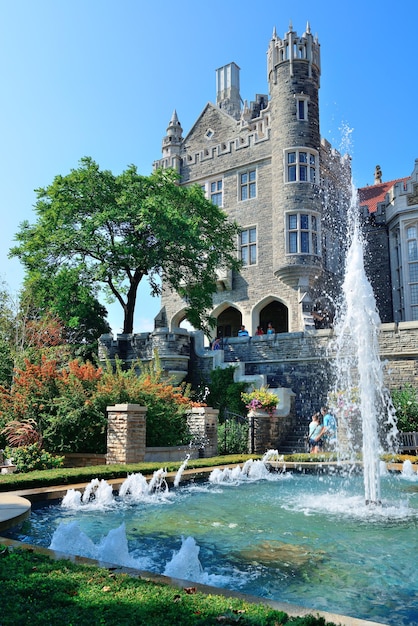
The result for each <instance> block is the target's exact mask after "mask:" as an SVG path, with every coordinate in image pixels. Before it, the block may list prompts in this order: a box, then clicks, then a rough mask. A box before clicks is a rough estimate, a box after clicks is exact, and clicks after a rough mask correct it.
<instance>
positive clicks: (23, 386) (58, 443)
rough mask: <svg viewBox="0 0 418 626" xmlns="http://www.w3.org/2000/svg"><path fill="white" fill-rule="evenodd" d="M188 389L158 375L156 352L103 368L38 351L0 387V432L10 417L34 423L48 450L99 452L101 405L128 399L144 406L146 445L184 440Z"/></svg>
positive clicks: (103, 420) (187, 436)
mask: <svg viewBox="0 0 418 626" xmlns="http://www.w3.org/2000/svg"><path fill="white" fill-rule="evenodd" d="M188 394H189V389H188V388H187V387H185V386H183V387H175V386H173V385H170V384H169V383H168V382H167V381H165V380H164V379H163V374H162V371H161V369H160V367H159V362H158V358H157V356H156V357H155V359H154V362H153V363H152V365H151V366H149V367H143V366H142V365H141V363H135V364H134V365H133V366H132V367H131V368H130V369H129V370H127V371H124V370H123V368H122V364H121V362H116V366H115V368H112V366H111V365H110V363H108V364H107V366H106V367H105V368H104V369H102V368H100V367H99V368H98V367H96V366H94V365H93V364H92V363H89V362H87V363H81V362H80V361H78V360H73V361H70V362H69V363H65V364H63V363H61V362H59V361H57V360H56V359H48V358H47V357H44V356H43V357H42V359H41V360H40V362H39V363H31V362H30V361H29V360H26V361H25V363H24V366H23V367H22V368H20V369H17V370H16V372H15V378H14V383H13V386H12V387H11V388H10V389H7V388H5V387H1V388H0V431H1V429H2V427H3V428H4V427H6V428H7V424H10V423H11V422H15V423H23V422H27V423H31V424H35V425H36V428H37V429H38V431H39V433H40V435H41V436H42V438H43V443H44V447H45V448H46V449H47V450H53V451H55V452H60V453H63V452H92V453H98V454H103V453H104V452H105V451H106V427H107V415H106V407H107V406H112V405H114V404H120V403H132V404H140V405H143V406H146V407H147V441H146V444H147V445H148V446H175V445H181V444H188V443H190V440H191V436H190V433H189V430H188V427H187V417H186V414H187V412H188V411H189V409H190V407H191V406H192V402H191V401H190V399H189V397H188ZM3 438H4V435H3ZM1 443H2V441H0V444H1ZM0 447H1V445H0Z"/></svg>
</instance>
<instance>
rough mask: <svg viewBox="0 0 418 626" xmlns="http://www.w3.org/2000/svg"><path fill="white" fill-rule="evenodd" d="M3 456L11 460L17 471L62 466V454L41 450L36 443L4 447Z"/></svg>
mask: <svg viewBox="0 0 418 626" xmlns="http://www.w3.org/2000/svg"><path fill="white" fill-rule="evenodd" d="M4 453H5V456H6V458H8V459H12V460H13V464H14V465H16V471H17V472H22V473H23V472H32V471H34V470H47V469H54V468H57V467H62V465H63V464H64V457H63V456H54V455H52V454H50V453H49V452H46V450H42V448H41V447H40V446H39V444H38V443H33V444H30V445H28V446H19V447H18V448H10V447H6V449H5V451H4Z"/></svg>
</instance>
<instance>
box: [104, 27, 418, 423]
mask: <svg viewBox="0 0 418 626" xmlns="http://www.w3.org/2000/svg"><path fill="white" fill-rule="evenodd" d="M267 75H268V92H269V93H268V94H267V93H262V94H256V95H255V97H254V100H253V101H252V102H250V103H249V104H248V103H247V102H245V101H244V102H242V100H241V95H240V69H239V68H238V66H237V65H236V64H235V63H230V64H229V65H226V66H224V67H221V68H219V69H218V70H217V72H216V102H215V103H208V104H207V105H206V106H205V107H204V108H203V111H202V112H201V113H200V115H199V116H198V117H197V119H196V122H195V124H194V125H193V126H192V128H191V129H190V130H189V131H188V132H187V134H185V135H183V129H182V127H181V124H180V122H179V119H178V116H177V113H176V112H174V113H173V115H172V117H171V119H170V122H169V125H168V128H167V131H166V135H165V137H164V139H163V144H162V158H161V159H159V160H157V161H156V162H155V163H154V168H174V169H175V170H176V171H177V172H178V173H179V175H180V184H182V185H191V184H199V185H201V187H202V188H203V189H204V190H205V193H206V195H207V197H208V198H209V199H211V200H212V202H215V203H216V204H218V205H220V206H221V207H222V208H223V209H224V211H226V213H227V214H228V215H229V216H230V217H231V219H234V220H236V221H237V222H238V223H239V224H240V226H241V228H242V231H241V234H240V236H239V238H238V240H237V254H238V255H239V257H240V258H241V260H242V262H243V268H242V270H241V272H239V273H231V272H219V275H218V291H217V293H216V294H215V295H214V298H213V309H212V311H211V314H212V315H213V316H214V317H215V318H216V319H217V329H216V331H215V332H216V333H218V334H219V335H221V336H222V339H223V345H222V347H223V349H222V350H219V351H217V352H214V351H210V350H208V348H207V347H205V346H204V340H203V334H202V333H200V332H191V333H190V332H188V331H187V330H186V329H185V328H183V327H182V326H181V324H182V322H183V320H184V308H185V305H184V302H183V301H182V300H181V299H180V297H179V296H178V295H177V294H176V293H172V292H170V291H167V290H164V293H163V296H162V308H161V311H160V314H159V315H158V316H157V317H156V319H155V329H154V332H152V333H141V334H136V335H132V336H131V335H129V336H126V335H120V336H118V337H117V338H116V339H114V338H113V337H111V336H105V337H102V339H101V342H100V343H101V345H100V356H101V358H105V357H108V358H111V359H112V358H114V356H115V355H116V354H118V355H119V357H121V358H123V359H124V360H125V361H127V362H129V361H133V360H135V359H138V358H139V359H141V360H143V361H145V362H147V361H150V360H151V359H152V358H153V355H154V351H155V350H157V351H158V354H159V357H160V360H161V365H162V367H163V368H164V369H165V370H166V372H167V373H169V374H170V376H172V377H173V379H174V380H176V381H181V380H183V379H184V378H185V377H187V378H188V380H190V381H192V382H193V383H194V385H197V384H199V383H202V382H204V381H205V380H208V377H209V372H210V370H211V369H213V368H214V367H225V366H228V365H234V366H235V367H236V369H237V379H240V380H247V381H248V382H257V383H258V384H262V383H267V384H269V385H270V386H271V387H272V388H278V389H282V390H292V393H294V394H296V395H295V411H296V413H297V414H298V415H302V416H305V417H306V418H307V417H309V416H310V415H311V413H312V411H313V410H315V409H316V408H317V407H318V403H321V402H324V401H325V399H326V393H327V379H328V373H327V372H328V369H329V367H330V361H329V356H330V355H329V353H328V351H327V350H328V346H329V343H330V339H332V330H329V329H328V326H329V325H330V324H329V322H330V319H332V300H333V297H334V296H335V294H336V293H338V291H339V288H340V284H341V280H342V275H343V269H344V268H343V265H344V256H345V254H344V253H345V245H346V223H345V216H346V214H347V208H348V205H349V202H350V199H351V164H350V159H349V157H347V156H344V155H340V154H339V153H338V152H337V151H336V150H335V149H333V148H332V146H331V145H330V144H329V143H328V142H327V141H326V140H324V139H323V138H321V135H320V127H319V88H320V75H321V62H320V45H319V42H318V40H317V39H316V38H315V37H313V36H312V34H311V32H310V28H309V26H308V27H307V29H306V31H305V32H304V33H303V34H302V35H301V36H298V35H297V33H296V32H295V31H294V30H293V28H292V26H290V27H289V30H288V32H287V33H285V35H284V37H283V38H280V37H278V36H277V34H276V31H274V32H273V36H272V39H271V41H270V42H269V47H268V54H267ZM359 200H360V207H361V212H362V217H363V223H364V230H365V233H366V238H367V255H366V265H367V271H368V275H369V278H370V280H371V282H372V285H373V287H374V291H375V295H376V299H377V304H378V308H379V312H380V316H381V319H382V322H384V328H383V332H382V336H381V352H382V356H383V358H384V359H385V360H386V361H387V362H389V363H390V366H389V367H388V368H387V369H386V374H385V376H386V384H387V385H388V387H389V388H393V387H399V386H401V385H402V384H404V383H405V382H409V383H412V384H414V385H416V386H418V321H416V320H418V159H417V161H416V162H415V167H414V170H413V172H412V174H411V176H406V177H405V178H403V179H400V180H396V181H391V182H389V183H382V180H381V171H380V168H379V167H377V168H376V173H375V184H374V185H371V186H370V187H365V188H363V189H360V190H359ZM324 313H327V315H324ZM268 322H271V323H272V326H273V327H274V329H275V333H274V334H273V335H264V336H262V337H255V336H254V335H255V331H256V328H257V326H262V327H263V328H264V331H266V328H267V324H268ZM241 324H244V325H245V326H246V327H247V329H248V331H249V334H250V336H249V337H237V336H236V335H237V331H238V329H239V328H240V326H241ZM283 393H284V391H283Z"/></svg>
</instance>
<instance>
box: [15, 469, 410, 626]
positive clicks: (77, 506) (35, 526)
mask: <svg viewBox="0 0 418 626" xmlns="http://www.w3.org/2000/svg"><path fill="white" fill-rule="evenodd" d="M382 472H383V473H382ZM163 474H164V472H160V473H158V476H159V480H153V481H146V480H145V478H144V477H143V476H141V475H140V474H134V475H131V476H129V477H128V478H127V479H126V481H125V482H124V483H123V484H122V485H121V488H120V490H119V493H118V494H115V493H113V494H110V492H111V488H110V487H109V486H107V487H106V483H105V481H96V480H95V481H92V483H91V484H90V485H89V487H88V489H87V490H86V492H87V493H88V494H89V496H88V497H83V496H81V494H78V495H77V492H75V491H72V490H70V491H69V492H68V493H69V494H70V496H69V495H68V494H67V496H68V497H66V498H64V500H63V501H62V502H60V503H54V504H51V505H49V506H47V507H45V508H40V509H37V508H36V507H35V508H34V509H33V510H32V513H31V517H30V519H29V520H28V521H26V522H24V523H23V525H22V527H21V528H18V529H16V528H15V529H13V530H11V531H9V535H8V536H9V537H12V538H13V539H17V540H20V541H24V542H26V543H31V544H35V545H42V546H45V547H51V548H52V549H55V550H57V551H58V552H61V553H67V554H68V553H70V554H78V555H81V556H85V557H89V558H94V559H96V560H98V561H99V562H103V563H116V564H119V565H121V566H127V567H131V568H136V569H140V570H146V571H149V572H151V573H155V574H165V575H167V576H172V577H175V578H180V579H184V580H189V581H190V582H195V583H200V584H206V585H211V586H216V587H219V588H226V589H232V590H237V591H240V592H242V593H246V594H251V595H256V596H260V597H264V598H268V599H271V600H276V601H280V602H289V603H292V604H296V605H299V606H305V607H308V608H311V609H312V610H322V611H328V612H334V613H339V614H345V615H351V616H353V617H357V618H362V619H369V620H373V621H378V622H381V623H385V624H394V623H396V624H397V626H407V625H408V626H411V624H413V623H414V619H415V617H414V616H416V614H417V607H418V595H417V591H416V590H417V589H418V570H417V568H416V555H415V552H414V550H413V549H412V546H414V545H415V542H416V533H417V530H418V476H417V473H416V472H414V471H412V467H411V464H410V463H405V464H404V471H403V472H402V473H397V474H394V473H390V472H388V471H387V470H386V466H382V467H381V468H380V475H379V479H380V482H381V486H380V491H379V499H380V501H381V506H374V507H373V506H367V505H366V504H365V501H364V485H363V479H362V476H361V475H360V474H353V475H345V474H343V473H342V474H338V473H332V474H321V475H314V474H303V473H291V472H286V471H283V472H267V471H266V467H265V463H264V461H261V460H253V461H249V462H247V463H245V464H244V465H242V466H237V467H231V468H224V469H222V470H221V469H215V470H213V472H212V473H211V475H210V479H209V481H208V482H206V483H184V482H182V481H180V483H179V486H178V487H176V488H172V489H170V490H168V489H167V488H166V483H165V479H164V478H163V477H162V475H163ZM151 483H152V484H153V487H151ZM109 490H110V491H109ZM110 496H111V497H110ZM394 546H395V549H394Z"/></svg>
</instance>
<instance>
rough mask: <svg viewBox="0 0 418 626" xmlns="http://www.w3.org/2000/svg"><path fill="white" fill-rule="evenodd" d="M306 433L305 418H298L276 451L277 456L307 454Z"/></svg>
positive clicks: (306, 424)
mask: <svg viewBox="0 0 418 626" xmlns="http://www.w3.org/2000/svg"><path fill="white" fill-rule="evenodd" d="M307 432H308V422H307V421H306V419H305V418H300V417H299V418H298V420H297V422H296V423H295V426H294V428H293V430H292V432H291V433H289V434H288V436H287V437H286V440H285V441H284V443H283V444H282V445H281V446H280V449H279V450H278V452H279V454H300V453H304V452H307V451H308V450H307V447H306V441H305V436H306V433H307Z"/></svg>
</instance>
